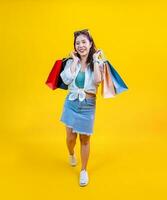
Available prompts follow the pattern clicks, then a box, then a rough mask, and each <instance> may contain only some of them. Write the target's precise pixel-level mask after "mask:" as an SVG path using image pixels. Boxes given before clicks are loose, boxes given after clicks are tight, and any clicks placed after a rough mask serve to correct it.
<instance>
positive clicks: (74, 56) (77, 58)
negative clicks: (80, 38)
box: [70, 51, 80, 62]
mask: <svg viewBox="0 0 167 200" xmlns="http://www.w3.org/2000/svg"><path fill="white" fill-rule="evenodd" d="M70 57H72V59H73V60H74V61H76V62H78V61H79V60H80V59H79V57H78V56H77V52H76V51H71V53H70Z"/></svg>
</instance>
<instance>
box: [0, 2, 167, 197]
mask: <svg viewBox="0 0 167 200" xmlns="http://www.w3.org/2000/svg"><path fill="white" fill-rule="evenodd" d="M166 9H167V8H166V3H165V1H161V0H160V1H132V0H131V1H130V0H128V1H123V0H122V1H121V0H118V1H109V0H108V1H107V0H103V1H100V0H97V1H88V0H85V1H81V0H78V1H77V0H76V1H67V0H66V1H58V0H55V1H54V0H48V1H44V0H43V1H42V0H41V1H40V0H36V1H32V0H31V1H30V0H29V1H28V0H23V1H21V0H13V1H12V0H6V1H2V0H1V1H0V15H1V16H0V46H1V51H0V56H1V60H0V61H1V62H0V63H1V67H0V69H1V84H0V85H1V130H0V152H1V159H0V183H1V185H0V190H1V192H0V195H1V196H2V197H1V199H3V200H4V199H17V200H18V199H28V200H30V199H49V200H51V199H59V198H61V199H66V198H68V199H93V198H95V199H102V198H105V199H114V200H117V199H121V200H122V199H143V200H144V199H161V200H162V199H166V198H167V194H166V191H165V187H166V179H167V161H166V155H167V145H166V139H167V135H166V134H167V127H166V123H167V121H166V118H167V107H166V102H167V95H166V80H167V78H166V72H167V70H166V67H167V60H166V58H167V56H166V48H167V46H166V45H167V40H166V35H167V27H166V20H167V16H166V13H165V12H166ZM84 28H89V29H90V32H91V33H92V36H93V38H94V40H95V43H96V46H97V47H98V48H101V49H103V51H104V53H105V55H106V57H107V58H108V60H110V62H111V63H112V64H113V66H114V67H115V69H116V70H117V71H118V72H119V74H120V75H121V77H122V78H123V80H124V81H125V82H126V84H127V85H128V87H129V90H128V91H126V92H123V93H121V94H120V95H118V96H117V97H116V98H112V99H104V98H102V96H101V95H100V88H99V90H98V98H97V109H96V119H95V129H94V135H93V136H92V138H91V152H90V158H89V162H88V172H89V176H90V183H89V185H88V186H87V187H84V188H80V187H79V184H78V176H79V172H80V167H81V162H80V144H79V140H78V139H77V145H76V154H77V158H78V160H79V165H78V166H77V167H76V168H72V167H70V166H69V165H68V161H67V159H68V157H67V155H68V152H67V147H66V143H65V137H66V133H65V127H64V125H63V124H62V123H61V122H60V121H59V119H60V116H61V112H62V109H63V103H64V99H65V96H66V94H67V91H64V90H60V89H57V90H54V91H53V90H51V89H50V88H49V87H48V86H47V85H45V81H46V79H47V77H48V74H49V72H50V70H51V68H52V66H53V64H54V62H55V60H56V59H61V58H62V57H65V56H67V55H68V54H69V52H70V51H71V50H72V49H73V32H74V31H75V30H80V29H84Z"/></svg>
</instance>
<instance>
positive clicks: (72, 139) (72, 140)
mask: <svg viewBox="0 0 167 200" xmlns="http://www.w3.org/2000/svg"><path fill="white" fill-rule="evenodd" d="M67 142H68V143H75V142H76V137H75V136H69V137H67Z"/></svg>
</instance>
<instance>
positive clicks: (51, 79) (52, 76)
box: [45, 58, 70, 90]
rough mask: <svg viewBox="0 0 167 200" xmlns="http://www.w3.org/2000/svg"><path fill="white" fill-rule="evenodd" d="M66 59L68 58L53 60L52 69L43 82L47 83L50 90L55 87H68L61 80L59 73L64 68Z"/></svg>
mask: <svg viewBox="0 0 167 200" xmlns="http://www.w3.org/2000/svg"><path fill="white" fill-rule="evenodd" d="M68 59H70V58H63V59H59V60H56V61H55V63H54V65H53V67H52V70H51V71H50V73H49V76H48V78H47V80H46V82H45V84H46V85H48V87H50V88H51V89H52V90H55V89H57V88H60V89H65V90H67V89H68V85H66V84H65V83H64V82H63V80H62V78H61V76H60V73H61V72H62V71H63V70H64V67H65V64H66V62H67V60H68Z"/></svg>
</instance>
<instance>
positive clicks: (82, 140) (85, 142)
mask: <svg viewBox="0 0 167 200" xmlns="http://www.w3.org/2000/svg"><path fill="white" fill-rule="evenodd" d="M89 139H90V138H89V137H84V136H80V142H81V144H82V145H88V144H89V142H90V141H89Z"/></svg>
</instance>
